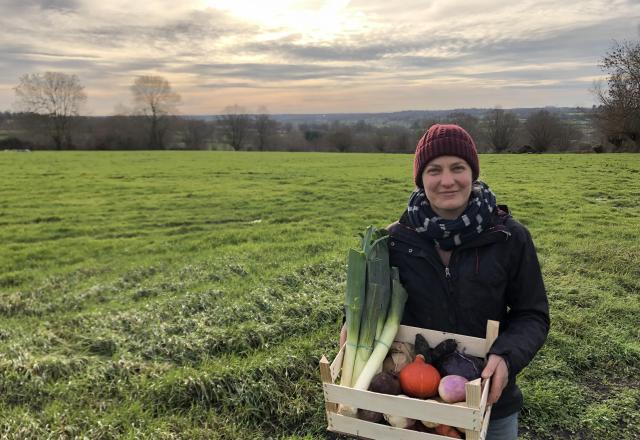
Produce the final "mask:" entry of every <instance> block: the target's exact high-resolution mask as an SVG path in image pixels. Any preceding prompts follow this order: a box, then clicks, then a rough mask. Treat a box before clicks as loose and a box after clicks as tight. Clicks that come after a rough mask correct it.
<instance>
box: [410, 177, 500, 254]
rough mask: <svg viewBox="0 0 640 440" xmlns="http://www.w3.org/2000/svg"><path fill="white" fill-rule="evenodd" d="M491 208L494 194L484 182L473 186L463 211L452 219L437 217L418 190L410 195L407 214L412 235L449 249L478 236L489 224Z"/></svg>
mask: <svg viewBox="0 0 640 440" xmlns="http://www.w3.org/2000/svg"><path fill="white" fill-rule="evenodd" d="M495 208H496V196H495V194H494V193H493V192H492V191H491V189H489V187H488V186H487V184H486V183H484V182H481V181H479V180H478V181H476V182H475V183H474V184H473V189H472V191H471V197H469V204H468V205H467V208H466V209H465V211H464V212H463V213H462V215H460V217H458V218H456V219H454V220H446V219H443V218H442V217H439V216H438V214H436V213H435V212H434V211H433V209H431V205H430V204H429V200H428V199H427V196H426V195H425V193H424V189H421V188H418V189H416V190H415V191H414V192H413V193H412V194H411V197H410V198H409V206H408V208H407V214H408V215H409V222H410V223H411V226H413V227H414V228H415V230H416V232H418V233H419V234H423V235H424V236H426V237H428V238H430V239H432V240H433V241H434V242H435V244H436V246H439V247H440V248H441V249H444V250H451V249H453V248H454V247H456V246H460V245H461V244H463V243H467V242H469V241H471V240H472V239H474V238H476V237H477V236H478V235H480V234H481V233H482V231H484V230H485V228H486V227H487V225H488V224H489V221H490V220H491V213H492V212H493V210H494V209H495Z"/></svg>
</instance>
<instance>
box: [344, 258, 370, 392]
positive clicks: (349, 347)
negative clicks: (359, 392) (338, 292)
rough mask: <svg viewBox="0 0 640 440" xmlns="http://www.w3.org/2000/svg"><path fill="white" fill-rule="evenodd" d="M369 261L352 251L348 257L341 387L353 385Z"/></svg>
mask: <svg viewBox="0 0 640 440" xmlns="http://www.w3.org/2000/svg"><path fill="white" fill-rule="evenodd" d="M366 263H367V260H366V257H365V255H364V252H360V251H357V250H355V249H350V250H349V254H348V256H347V290H346V295H345V304H344V306H345V317H346V321H345V323H346V325H347V343H346V346H345V348H344V358H343V361H342V375H341V377H340V385H344V386H347V387H350V386H351V385H352V381H351V378H352V373H353V364H354V362H355V359H356V347H357V346H358V338H359V335H360V318H361V316H362V308H363V306H364V295H365V283H366V278H367V276H366V275H367V274H366V271H367V264H366Z"/></svg>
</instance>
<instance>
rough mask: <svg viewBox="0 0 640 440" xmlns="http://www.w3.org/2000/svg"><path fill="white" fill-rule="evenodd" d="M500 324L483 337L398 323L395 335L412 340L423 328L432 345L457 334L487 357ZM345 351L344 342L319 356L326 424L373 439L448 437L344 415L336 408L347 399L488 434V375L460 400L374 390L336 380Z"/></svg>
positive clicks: (470, 439)
mask: <svg viewBox="0 0 640 440" xmlns="http://www.w3.org/2000/svg"><path fill="white" fill-rule="evenodd" d="M498 326H499V323H498V322H496V321H488V322H487V332H486V337H485V338H476V337H471V336H464V335H458V334H454V333H445V332H440V331H434V330H428V329H421V328H418V327H409V326H400V329H399V330H398V333H397V335H396V338H395V340H396V341H399V342H409V343H414V341H415V337H416V334H418V333H420V334H422V335H423V336H424V337H425V339H426V340H427V341H428V342H429V345H430V346H432V347H434V346H436V345H437V344H439V343H440V342H442V341H443V340H445V339H449V338H453V339H455V340H456V341H457V342H458V344H459V346H460V347H461V348H463V349H464V351H465V353H467V354H469V355H472V356H478V357H483V358H485V357H486V355H487V352H488V350H489V349H490V348H491V346H492V345H493V342H494V341H495V339H496V338H497V337H498ZM343 356H344V345H343V346H342V347H341V348H340V351H339V352H338V355H337V356H336V358H335V359H334V361H333V362H332V363H331V364H329V361H328V360H327V359H326V358H325V357H324V356H323V358H322V360H321V361H320V372H321V376H322V382H323V391H324V397H325V407H326V411H327V422H328V426H327V429H328V430H330V431H333V432H337V433H342V434H347V435H352V436H356V437H357V438H367V439H372V440H383V439H384V440H386V439H389V440H444V439H447V438H449V437H444V436H441V435H437V434H431V433H426V432H419V431H411V430H408V429H400V428H394V427H391V426H388V425H384V424H381V423H371V422H367V421H364V420H360V419H357V418H353V417H347V416H343V415H341V414H338V407H339V404H344V405H348V406H351V407H354V408H363V409H368V410H371V411H378V412H381V413H386V414H392V415H396V416H401V417H407V418H411V419H415V420H426V421H429V422H433V423H442V424H445V425H450V426H455V427H456V428H458V429H460V430H462V431H464V433H465V439H466V440H484V438H485V437H486V433H487V429H488V426H489V417H490V415H491V406H490V405H487V399H488V394H489V388H490V386H491V382H490V379H487V380H484V381H481V380H480V379H476V380H475V381H471V382H469V383H467V384H466V386H465V391H466V401H465V402H460V403H456V404H446V403H441V402H438V401H435V400H422V399H413V398H410V397H403V396H390V395H386V394H380V393H374V392H371V391H363V390H355V389H353V388H349V387H343V386H341V385H338V384H336V379H337V378H338V376H339V375H340V368H341V366H342V359H343Z"/></svg>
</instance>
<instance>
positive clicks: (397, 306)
mask: <svg viewBox="0 0 640 440" xmlns="http://www.w3.org/2000/svg"><path fill="white" fill-rule="evenodd" d="M391 274H392V286H393V288H392V292H391V304H390V307H389V314H388V316H387V320H386V322H385V324H384V328H383V329H382V333H381V335H380V339H379V340H378V341H377V342H376V346H375V348H374V349H373V353H371V356H370V357H369V360H368V361H367V364H366V365H365V367H364V369H363V370H362V372H361V373H360V375H359V376H358V380H357V381H356V383H355V385H354V386H353V388H356V389H359V390H366V389H368V388H369V384H370V383H371V379H373V376H375V374H376V372H377V371H378V369H379V368H380V366H381V365H382V363H383V362H384V358H385V357H386V356H387V353H388V352H389V347H391V344H392V343H393V341H394V340H395V338H396V334H397V333H398V328H399V327H400V322H401V321H402V314H403V312H404V305H405V303H406V302H407V297H408V294H407V291H406V290H404V287H402V284H401V283H400V275H399V272H398V268H397V267H393V268H392V269H391Z"/></svg>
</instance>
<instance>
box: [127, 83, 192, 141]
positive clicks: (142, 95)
mask: <svg viewBox="0 0 640 440" xmlns="http://www.w3.org/2000/svg"><path fill="white" fill-rule="evenodd" d="M131 93H133V103H134V106H135V111H136V113H138V114H141V115H143V116H144V117H145V118H146V119H147V121H148V122H149V144H148V147H149V148H150V149H161V148H164V141H165V139H164V138H165V134H166V132H167V129H168V127H169V120H170V118H169V116H170V115H172V114H173V113H175V111H176V107H177V106H178V105H179V104H180V95H179V94H178V93H176V92H174V91H173V89H172V88H171V84H169V81H167V79H166V78H164V77H162V76H146V75H145V76H139V77H137V78H136V80H135V81H134V83H133V85H132V86H131Z"/></svg>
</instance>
